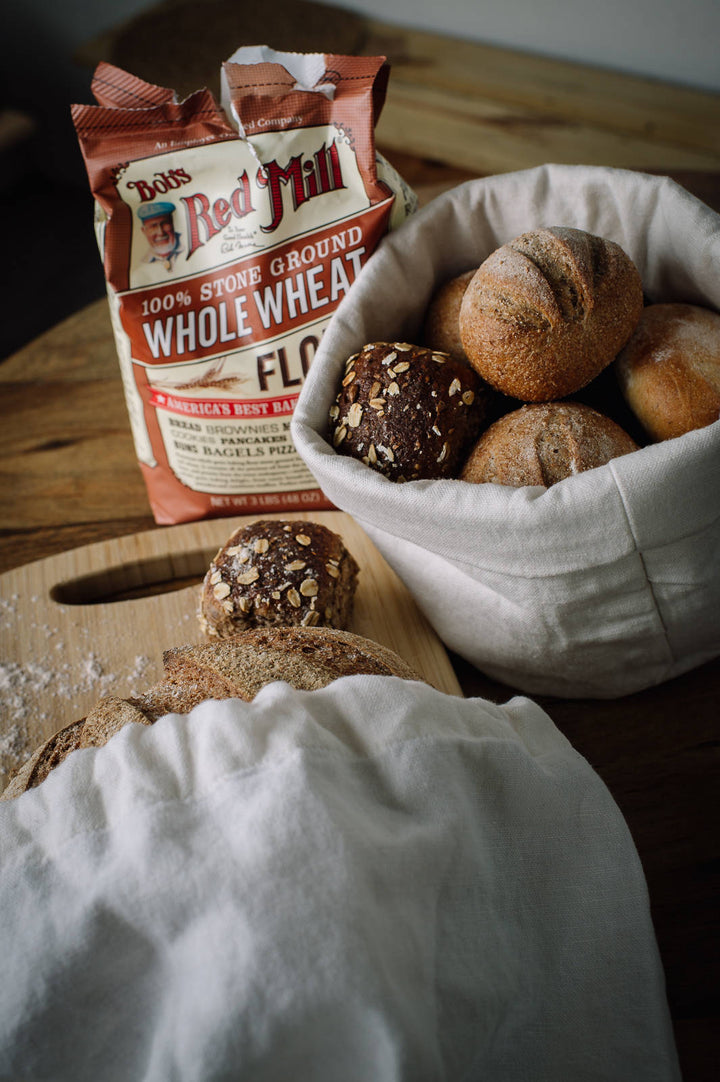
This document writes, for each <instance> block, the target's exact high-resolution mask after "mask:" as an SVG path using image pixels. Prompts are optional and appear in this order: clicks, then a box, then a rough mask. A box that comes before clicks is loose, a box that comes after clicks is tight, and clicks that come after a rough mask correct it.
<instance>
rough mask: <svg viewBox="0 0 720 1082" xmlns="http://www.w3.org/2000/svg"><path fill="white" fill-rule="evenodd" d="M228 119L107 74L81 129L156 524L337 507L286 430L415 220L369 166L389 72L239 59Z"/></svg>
mask: <svg viewBox="0 0 720 1082" xmlns="http://www.w3.org/2000/svg"><path fill="white" fill-rule="evenodd" d="M222 78H223V106H224V107H223V106H220V105H219V104H218V103H217V102H216V101H215V99H214V98H213V96H212V95H211V94H210V93H209V91H207V90H200V91H197V92H196V93H195V94H192V95H190V96H189V97H188V98H186V99H185V100H184V101H182V102H177V101H176V100H175V94H174V92H173V91H172V90H169V89H167V88H164V87H155V86H152V85H150V84H148V83H145V82H144V81H143V80H141V79H138V78H136V77H135V76H133V75H130V74H128V73H127V72H124V71H121V70H120V69H118V68H115V67H113V66H112V65H109V64H101V65H99V67H98V68H97V70H96V72H95V75H94V79H93V92H94V95H95V97H96V100H97V101H98V103H99V104H98V105H96V106H87V105H85V106H83V105H76V106H73V109H72V115H73V121H74V124H75V129H76V132H77V135H78V139H79V142H80V147H81V150H82V153H83V157H84V159H85V163H86V167H87V171H88V177H89V180H90V187H91V189H92V192H93V194H94V197H95V201H96V229H97V235H98V243H99V245H100V249H101V253H102V256H103V261H104V267H105V276H106V279H107V285H108V297H109V301H110V312H111V317H112V324H113V330H114V334H115V341H116V346H117V352H118V357H119V361H120V368H121V372H122V377H123V385H124V389H125V397H126V401H127V406H128V413H129V417H130V423H131V428H132V433H133V438H134V442H135V449H136V454H137V457H138V460H139V463H140V466H141V469H142V471H143V474H144V477H145V481H146V485H147V490H148V496H149V499H150V504H151V507H152V511H153V514H154V516H155V519H156V521H157V522H158V523H176V522H186V521H191V520H194V519H201V518H209V517H216V516H222V515H237V514H244V513H253V512H258V511H259V512H263V511H290V510H303V509H319V508H327V507H331V506H332V504H331V503H330V502H329V500H328V499H327V498H326V497H325V496H324V494H323V493H322V492H321V491H320V489H319V488H318V487H317V483H316V481H315V480H314V478H313V476H312V474H311V473H310V471H309V470H308V468H307V467H306V465H305V464H304V462H303V460H302V459H301V458H300V457H299V455H298V454H297V452H296V450H295V447H294V445H293V443H292V440H291V436H290V419H291V416H292V413H293V410H294V406H295V403H296V401H297V398H298V395H299V393H300V388H301V386H302V384H303V382H304V379H305V375H306V374H307V371H308V369H309V367H310V364H311V363H312V360H313V357H314V355H315V351H316V349H317V347H318V344H319V342H320V338H321V336H322V334H323V331H324V329H325V327H326V326H327V324H328V322H329V319H330V316H331V315H332V313H333V312H334V310H335V308H336V307H337V305H338V304H339V303H340V301H341V300H342V299H343V297H344V296H345V295H346V294H347V292H348V291H349V289H350V287H351V285H352V284H353V282H354V281H355V279H356V277H357V275H358V273H359V271H360V269H361V267H362V266H363V265H364V263H365V262H366V261H367V259H368V258H369V256H370V255H371V253H372V251H373V249H374V248H375V247H376V246H377V244H378V242H379V240H380V239H381V238H382V236H383V235H384V234H385V233H386V232H387V231H388V229H389V228H392V227H393V226H394V225H397V224H400V222H402V221H403V220H404V219H405V217H406V216H407V215H408V214H409V213H411V212H412V211H413V210H414V209H415V205H416V200H415V197H414V195H413V193H412V192H411V191H410V190H409V189H408V188H407V186H406V185H405V184H404V183H403V182H402V180H401V179H400V177H399V176H398V175H397V173H396V172H395V171H394V170H393V169H392V167H390V166H389V165H388V163H386V162H385V161H384V160H383V159H382V158H381V157H380V156H379V155H378V154H377V153H376V151H375V145H374V128H375V124H376V122H377V119H378V116H379V113H380V110H381V108H382V105H383V102H384V98H385V90H386V86H387V78H388V67H387V64H386V62H385V58H384V57H371V58H365V57H344V56H331V55H326V54H310V55H308V54H284V53H283V54H280V53H274V52H272V51H271V50H269V49H267V48H266V47H264V46H261V47H257V48H255V47H252V48H249V49H241V50H238V52H237V53H236V54H234V56H233V57H232V58H231V60H230V61H228V62H227V63H226V64H224V65H223V73H222Z"/></svg>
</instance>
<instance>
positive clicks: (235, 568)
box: [198, 519, 359, 638]
mask: <svg viewBox="0 0 720 1082" xmlns="http://www.w3.org/2000/svg"><path fill="white" fill-rule="evenodd" d="M358 572H359V568H358V565H357V562H356V560H355V558H354V557H353V556H352V555H351V554H350V552H348V550H347V549H346V547H345V545H344V543H343V540H342V538H341V537H340V535H339V534H337V533H335V532H334V531H333V530H329V529H328V528H327V526H322V525H321V524H320V523H318V522H306V521H304V520H299V519H275V520H273V519H260V520H258V521H257V522H252V523H249V524H248V525H245V526H240V527H239V528H238V529H237V530H235V531H234V532H233V533H232V535H231V536H230V537H229V538H228V539H227V541H226V542H225V544H224V545H222V547H221V548H220V550H219V551H218V553H217V554H216V556H215V557H214V558H213V560H212V562H211V564H210V567H209V568H208V571H207V573H206V575H205V579H204V581H203V585H202V590H201V593H200V608H199V613H198V616H199V619H200V625H201V627H202V629H203V631H204V632H205V634H206V635H208V636H211V637H219V638H226V637H227V636H228V635H233V634H235V633H236V632H237V631H245V630H247V629H248V628H251V627H270V626H273V625H275V624H287V625H294V624H301V625H303V626H305V627H316V626H319V627H336V628H345V627H347V625H348V623H349V621H350V616H351V614H352V608H353V601H354V598H355V589H356V586H357V578H358Z"/></svg>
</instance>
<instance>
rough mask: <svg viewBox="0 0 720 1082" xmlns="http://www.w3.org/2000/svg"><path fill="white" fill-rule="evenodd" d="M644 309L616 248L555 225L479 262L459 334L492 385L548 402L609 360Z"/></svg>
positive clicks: (638, 286) (627, 263)
mask: <svg viewBox="0 0 720 1082" xmlns="http://www.w3.org/2000/svg"><path fill="white" fill-rule="evenodd" d="M642 307H643V293H642V283H641V280H640V275H639V273H638V271H637V268H636V267H635V265H634V263H633V262H632V260H631V259H630V258H629V256H627V255H626V254H625V252H624V251H623V250H622V248H621V247H620V246H619V245H618V244H615V243H613V242H612V241H609V240H605V239H604V238H602V237H597V236H594V235H592V234H590V233H586V232H584V231H583V230H580V229H570V228H566V227H561V226H553V227H551V228H549V229H537V230H535V231H533V232H530V233H523V234H522V235H521V236H519V237H516V238H515V240H513V241H511V242H510V243H509V244H505V245H503V246H502V247H501V248H498V249H497V250H496V251H494V252H493V253H492V254H491V255H490V256H488V258H487V259H486V260H485V261H484V263H482V264H481V266H480V267H479V268H478V270H477V272H476V274H475V275H474V276H473V278H472V281H471V282H470V284H469V285H468V287H467V290H466V291H465V295H464V297H463V301H462V305H461V308H460V335H461V338H462V344H463V348H464V349H465V352H466V354H467V357H468V360H469V361H470V364H471V365H472V366H473V368H475V369H476V371H477V372H479V374H480V375H481V376H482V378H483V379H484V380H486V381H487V382H488V383H489V384H490V386H491V387H494V388H495V389H496V390H498V391H501V392H502V393H503V394H506V395H509V396H510V397H512V398H519V399H521V400H522V401H524V402H547V401H551V400H553V399H558V398H565V397H566V396H567V395H570V394H573V393H574V392H575V391H578V390H580V388H581V387H584V386H586V384H588V383H590V381H591V380H593V379H594V378H595V376H597V375H598V374H599V373H600V372H601V371H602V370H603V368H605V367H606V366H607V365H609V364H610V363H611V362H612V361H613V360H614V358H615V356H616V355H617V353H618V352H619V350H620V349H621V348H622V347H623V346H624V345H625V343H626V342H627V340H628V338H629V337H630V335H631V334H632V332H633V330H634V328H635V326H636V324H637V321H638V319H639V318H640V313H641V312H642Z"/></svg>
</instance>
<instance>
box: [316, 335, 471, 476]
mask: <svg viewBox="0 0 720 1082" xmlns="http://www.w3.org/2000/svg"><path fill="white" fill-rule="evenodd" d="M486 394H487V386H486V384H484V383H483V381H482V380H481V379H480V378H479V377H478V375H477V373H476V372H474V370H473V369H472V368H469V367H468V366H467V365H466V364H463V363H462V362H460V361H458V360H454V359H453V358H452V357H451V356H450V355H449V354H447V353H439V352H437V351H434V350H431V349H426V348H425V347H423V346H414V345H409V344H408V343H407V342H373V343H371V344H369V345H366V346H364V347H363V348H362V350H361V351H360V352H359V353H356V354H354V355H353V356H352V357H350V358H349V360H348V361H347V363H346V365H345V372H344V374H343V377H342V381H341V386H340V388H339V391H338V394H337V397H336V399H335V402H334V404H333V405H332V406H331V407H330V432H331V439H332V443H333V446H334V447H335V449H336V451H337V452H338V453H339V454H344V455H351V456H352V457H354V458H359V459H360V460H361V461H362V462H364V463H365V465H366V466H370V467H372V469H374V470H377V471H378V472H379V473H382V474H384V475H385V476H386V477H388V478H389V479H390V480H391V481H417V480H419V479H421V478H436V477H455V476H457V471H458V469H459V465H460V462H461V461H462V459H463V458H464V454H465V452H466V451H467V450H468V449H469V446H470V445H471V444H472V443H473V442H474V440H475V438H476V436H477V434H478V432H479V430H480V426H481V424H482V421H483V418H484V415H485V402H486Z"/></svg>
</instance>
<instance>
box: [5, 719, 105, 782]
mask: <svg viewBox="0 0 720 1082" xmlns="http://www.w3.org/2000/svg"><path fill="white" fill-rule="evenodd" d="M84 724H85V718H80V719H79V720H78V721H73V722H72V723H71V724H70V725H66V726H65V727H64V728H62V729H58V731H57V732H56V733H53V735H52V736H51V737H50V739H49V740H46V741H45V743H44V744H41V745H40V747H39V748H37V749H36V750H35V752H34V753H33V754H32V755H31V756H30V758H29V759H28V760H27V762H26V763H23V765H22V766H21V767H20V768H19V769H18V770H16V771H15V773H14V774H13V776H12V778H11V779H10V781H9V782H8V784H7V786H6V787H5V789H4V790H3V792H2V793H0V800H10V799H11V798H12V797H16V796H19V795H20V793H24V792H25V791H26V790H27V789H34V788H35V786H36V785H39V784H40V782H42V781H45V778H46V777H47V776H48V774H49V773H50V771H51V770H54V768H55V767H56V766H57V765H58V763H61V762H62V761H63V759H65V758H66V757H67V756H68V755H69V754H70V752H71V751H75V750H76V748H79V747H80V735H81V733H82V729H83V726H84Z"/></svg>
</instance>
